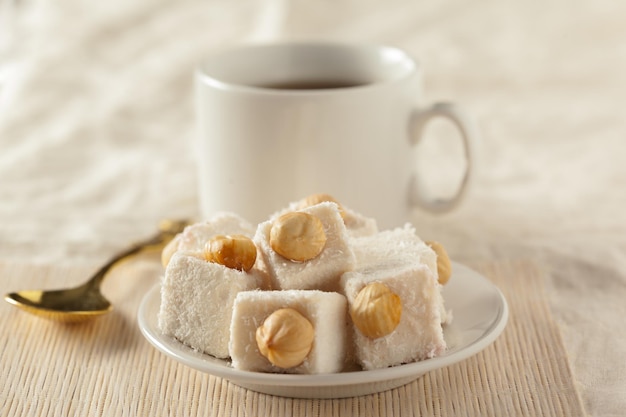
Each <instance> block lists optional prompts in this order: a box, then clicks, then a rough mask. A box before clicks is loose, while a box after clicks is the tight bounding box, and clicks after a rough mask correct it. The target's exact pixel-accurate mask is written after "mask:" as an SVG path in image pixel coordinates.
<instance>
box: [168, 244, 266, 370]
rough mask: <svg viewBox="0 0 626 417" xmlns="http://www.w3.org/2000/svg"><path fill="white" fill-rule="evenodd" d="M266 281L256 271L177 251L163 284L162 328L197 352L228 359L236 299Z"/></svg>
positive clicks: (261, 274)
mask: <svg viewBox="0 0 626 417" xmlns="http://www.w3.org/2000/svg"><path fill="white" fill-rule="evenodd" d="M263 281H264V278H263V273H261V272H260V271H258V270H256V269H254V268H253V269H251V270H250V271H249V272H242V271H238V270H236V269H231V268H227V267H225V266H223V265H219V264H216V263H211V262H207V261H205V260H203V259H200V258H197V257H195V256H192V255H191V254H189V253H187V252H177V253H176V254H174V256H172V259H171V260H170V262H169V264H168V266H167V268H166V270H165V277H164V279H163V281H162V284H161V308H160V311H159V315H158V326H159V329H160V330H161V332H163V334H165V335H168V336H172V337H175V338H176V339H178V340H179V341H180V342H182V343H184V344H186V345H188V346H190V347H192V348H194V349H196V350H198V351H201V352H205V353H208V354H210V355H213V356H215V357H218V358H226V357H228V342H229V340H230V320H231V312H232V307H233V303H234V301H235V297H236V296H237V294H238V293H239V292H241V291H247V290H253V289H257V288H259V287H260V286H261V285H262V283H263Z"/></svg>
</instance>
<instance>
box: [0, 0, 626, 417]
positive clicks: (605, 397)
mask: <svg viewBox="0 0 626 417" xmlns="http://www.w3.org/2000/svg"><path fill="white" fill-rule="evenodd" d="M625 16H626V3H622V2H617V1H610V0H599V1H594V2H582V1H573V2H568V3H566V2H556V1H548V2H541V1H526V2H517V3H511V2H498V1H495V0H493V1H482V2H470V1H462V0H457V1H452V0H448V1H443V2H411V1H399V0H394V1H387V2H376V1H370V0H368V1H360V2H357V1H335V2H332V1H316V2H313V1H304V0H297V1H292V2H289V1H287V0H272V1H259V0H256V1H252V0H246V1H230V2H227V1H211V2H200V1H188V2H164V1H152V0H151V1H146V0H142V1H135V2H122V1H108V2H78V1H73V0H68V1H64V2H45V1H9V0H4V1H3V2H2V3H0V261H18V262H26V263H54V264H64V263H72V264H76V263H92V262H94V261H104V260H105V259H106V258H107V257H109V256H110V255H111V254H112V253H114V252H115V251H116V250H118V249H120V248H121V247H123V246H125V245H126V244H127V243H128V241H132V240H137V239H139V238H142V237H144V236H146V235H148V234H150V233H151V232H152V230H153V229H154V225H155V224H156V223H157V221H158V220H159V219H160V218H163V217H190V216H197V213H198V211H197V210H198V209H197V190H196V172H195V167H194V155H193V152H192V146H191V142H192V138H193V135H194V114H193V91H192V72H193V68H194V66H195V65H196V63H197V62H198V61H199V60H200V59H201V58H202V57H203V56H204V55H206V54H207V53H209V52H210V51H212V50H215V49H218V48H222V47H225V46H228V45H233V44H237V43H241V42H251V41H271V40H286V39H325V40H342V41H363V42H373V43H383V44H390V45H394V46H398V47H401V48H404V49H406V50H407V51H408V52H409V53H410V54H411V55H413V56H415V57H416V58H417V59H418V60H420V61H421V62H422V63H423V65H424V68H425V72H426V94H427V99H428V100H431V101H433V100H444V99H445V100H454V101H457V102H459V103H460V104H462V105H463V106H464V107H466V108H467V109H469V110H470V111H471V113H472V115H473V116H474V118H475V119H476V121H477V123H478V125H479V127H480V130H481V132H482V140H481V143H480V144H479V147H478V155H477V164H476V166H477V171H476V175H475V178H474V182H473V184H472V185H473V187H472V190H471V192H470V193H469V195H468V197H467V199H466V200H465V202H464V204H463V205H462V207H460V208H459V209H458V210H456V211H455V212H453V213H449V214H445V215H437V216H434V215H430V214H426V213H423V212H417V213H416V214H415V218H414V223H415V224H416V226H417V228H418V230H419V231H420V234H421V235H422V236H423V237H425V238H428V239H435V240H439V241H441V242H443V243H444V244H445V245H446V246H447V247H448V249H449V251H450V253H451V255H452V257H453V258H455V259H457V260H459V261H461V262H463V261H472V260H481V259H483V260H490V259H494V260H495V259H510V258H515V259H517V258H525V259H531V260H533V261H535V262H536V263H537V264H538V265H540V267H541V268H543V269H544V270H545V271H546V272H547V276H548V277H549V290H550V298H551V306H552V310H553V314H554V315H555V317H556V319H557V321H558V323H559V325H560V326H561V329H562V332H563V337H564V341H565V344H566V348H567V350H568V354H569V356H570V360H571V363H572V366H573V370H574V373H575V377H576V381H577V383H578V386H579V388H580V392H581V395H582V398H583V401H584V404H585V407H586V408H587V412H588V413H589V414H590V415H597V416H618V415H620V416H621V415H623V413H624V410H626V362H625V361H624V359H623V358H624V354H626V331H625V329H624V325H623V320H624V317H626V302H625V301H624V300H626V210H624V209H623V207H624V206H626V144H625V143H624V141H626V114H625V112H626V111H625V110H624V109H625V108H626V75H625V74H626V24H625V20H624V17H625ZM432 135H433V136H437V135H443V136H446V135H447V130H446V129H445V126H439V127H437V126H433V129H432ZM455 143H456V141H455V138H454V137H451V138H450V140H447V139H445V138H444V140H441V141H438V142H436V141H430V142H429V144H427V145H425V147H424V150H423V151H424V152H430V153H431V154H430V155H431V158H432V159H433V160H436V161H438V163H437V164H433V165H432V166H428V165H425V167H427V168H428V170H429V171H430V172H432V173H433V175H432V184H433V186H434V187H435V188H438V187H444V186H446V184H449V183H450V181H449V179H450V178H451V177H452V176H454V175H455V174H456V172H455V169H453V168H450V167H448V165H446V162H445V161H447V160H449V159H453V157H454V155H455V154H454V152H451V151H450V148H451V147H454V144H455ZM450 153H452V158H447V159H446V158H445V157H446V156H448V157H450ZM11 290H13V289H11Z"/></svg>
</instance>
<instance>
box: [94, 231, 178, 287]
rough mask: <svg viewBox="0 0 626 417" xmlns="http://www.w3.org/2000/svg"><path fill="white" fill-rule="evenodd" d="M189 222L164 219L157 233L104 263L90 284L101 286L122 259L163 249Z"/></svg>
mask: <svg viewBox="0 0 626 417" xmlns="http://www.w3.org/2000/svg"><path fill="white" fill-rule="evenodd" d="M187 224H188V222H187V221H185V220H180V221H171V220H164V221H162V222H161V224H160V230H159V232H158V233H157V234H155V235H154V236H152V237H151V238H148V239H146V240H144V241H141V242H139V243H135V244H134V245H132V246H130V247H128V248H127V249H125V250H123V251H121V252H119V253H118V254H117V255H115V256H113V257H112V258H111V259H110V260H109V261H108V262H107V263H105V264H104V265H102V267H100V269H99V270H98V271H96V273H95V274H94V275H93V276H92V277H91V278H90V279H89V284H90V285H93V286H94V287H99V286H100V283H101V282H102V280H103V279H104V277H105V276H106V274H107V273H108V272H109V271H110V270H111V268H113V267H114V266H116V265H117V264H119V263H121V262H122V261H124V260H126V259H127V258H130V257H132V256H134V255H137V254H139V253H141V252H144V251H148V250H162V249H163V248H164V247H165V245H167V244H168V243H169V242H170V241H171V240H172V239H173V238H174V237H175V236H176V235H177V234H178V233H180V232H182V231H183V229H184V228H185V226H186V225H187Z"/></svg>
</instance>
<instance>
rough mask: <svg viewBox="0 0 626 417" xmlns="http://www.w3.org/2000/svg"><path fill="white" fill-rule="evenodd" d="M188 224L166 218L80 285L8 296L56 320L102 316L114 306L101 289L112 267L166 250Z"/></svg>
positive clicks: (45, 316) (12, 301)
mask: <svg viewBox="0 0 626 417" xmlns="http://www.w3.org/2000/svg"><path fill="white" fill-rule="evenodd" d="M188 224H189V223H188V222H187V221H184V220H162V221H161V222H160V223H159V232H158V233H157V234H156V235H154V236H153V237H152V238H150V239H148V240H145V241H143V242H140V243H138V244H135V245H133V246H131V247H130V248H128V249H126V250H124V251H122V252H120V253H119V254H117V255H116V256H114V257H113V258H112V259H111V260H110V261H109V262H107V263H106V264H105V265H104V266H102V267H101V268H100V269H99V270H98V271H97V272H96V273H95V274H94V275H93V276H92V277H91V278H89V280H88V281H87V282H85V283H84V284H82V285H80V286H78V287H75V288H68V289H64V290H52V291H41V290H26V291H19V292H14V293H11V294H6V295H5V296H4V299H5V300H6V301H7V302H9V303H10V304H13V305H14V306H16V307H19V308H21V309H22V310H24V311H27V312H29V313H31V314H35V315H37V316H40V317H44V318H47V319H51V320H56V321H62V322H80V321H84V320H88V319H91V318H95V317H99V316H100V315H102V314H105V313H108V312H109V311H111V310H112V309H113V307H112V306H111V303H110V302H109V300H107V299H106V298H104V296H103V295H102V293H101V292H100V284H101V283H102V280H103V279H104V277H105V276H106V274H107V273H108V272H109V271H110V270H111V268H113V267H114V266H115V265H117V264H118V263H120V262H122V261H123V260H125V259H127V258H128V257H130V256H133V255H136V254H138V253H140V252H144V251H146V250H161V249H163V247H164V246H165V245H167V243H168V242H169V241H171V240H172V239H173V238H174V236H176V235H177V234H178V233H180V232H182V231H183V229H184V228H185V226H187V225H188Z"/></svg>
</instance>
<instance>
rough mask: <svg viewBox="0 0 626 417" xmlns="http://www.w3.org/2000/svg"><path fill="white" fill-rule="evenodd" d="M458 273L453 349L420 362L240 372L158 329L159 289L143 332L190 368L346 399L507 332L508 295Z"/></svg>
mask: <svg viewBox="0 0 626 417" xmlns="http://www.w3.org/2000/svg"><path fill="white" fill-rule="evenodd" d="M452 269H453V274H452V277H451V278H450V281H449V282H448V284H447V285H446V286H444V289H443V296H444V299H445V302H446V308H447V309H448V310H452V313H453V317H454V319H453V321H452V323H451V324H450V325H447V326H445V327H444V338H445V340H446V342H447V344H448V350H447V351H446V353H445V354H444V355H442V356H439V357H436V358H433V359H428V360H424V361H421V362H415V363H410V364H406V365H400V366H395V367H392V368H385V369H377V370H374V371H360V370H359V371H352V372H342V373H337V374H323V375H282V374H267V373H260V372H248V371H240V370H237V369H234V368H232V367H231V365H230V362H229V361H227V360H222V359H217V358H214V357H212V356H210V355H206V354H202V353H199V352H196V351H194V350H193V349H191V348H189V347H187V346H185V345H183V344H182V343H180V342H178V341H177V340H176V339H173V338H171V337H168V336H164V335H162V334H161V333H160V331H159V329H158V326H157V313H158V311H159V306H160V302H161V296H160V290H159V285H156V286H154V287H153V288H152V289H151V290H150V291H149V292H148V293H147V294H146V296H145V297H144V299H143V301H142V303H141V305H140V307H139V312H138V321H139V328H140V329H141V331H142V333H143V335H144V336H145V337H146V339H148V341H149V342H150V343H151V344H152V345H154V347H156V348H157V349H158V350H160V351H161V352H163V353H165V354H166V355H168V356H170V357H171V358H173V359H175V360H177V361H178V362H181V363H183V364H185V365H187V366H190V367H192V368H195V369H197V370H199V371H202V372H207V373H209V374H212V375H215V376H218V377H221V378H225V379H227V380H229V381H230V382H232V383H233V384H236V385H239V386H241V387H244V388H248V389H251V390H253V391H258V392H262V393H266V394H272V395H279V396H283V397H296V398H342V397H354V396H358V395H366V394H371V393H375V392H381V391H385V390H388V389H392V388H395V387H399V386H401V385H404V384H407V383H409V382H411V381H413V380H415V379H417V378H418V377H420V376H421V375H423V374H424V373H426V372H428V371H432V370H433V369H437V368H441V367H444V366H448V365H451V364H453V363H456V362H459V361H462V360H464V359H467V358H468V357H470V356H472V355H475V354H476V353H478V352H480V351H481V350H483V349H484V348H486V347H487V346H488V345H489V344H491V343H492V342H493V341H494V340H495V339H496V338H497V337H498V336H499V335H500V333H502V331H503V330H504V327H505V326H506V322H507V319H508V306H507V303H506V300H505V299H504V296H503V295H502V293H501V292H500V290H498V288H496V286H494V285H493V284H492V283H491V282H490V281H489V280H487V279H486V278H485V277H483V276H482V275H480V274H478V273H477V272H475V271H473V270H471V269H469V268H468V267H466V266H463V265H461V264H459V263H455V262H453V264H452Z"/></svg>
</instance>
